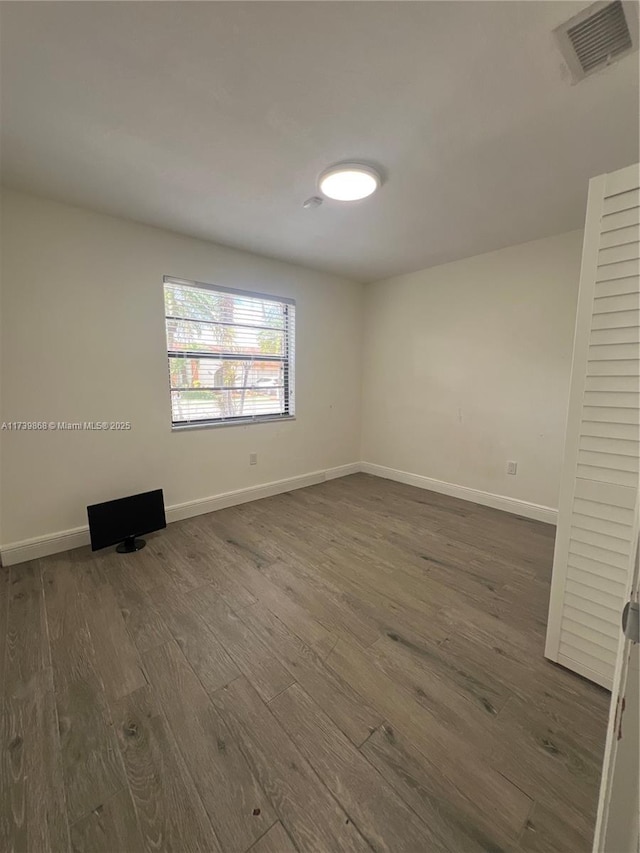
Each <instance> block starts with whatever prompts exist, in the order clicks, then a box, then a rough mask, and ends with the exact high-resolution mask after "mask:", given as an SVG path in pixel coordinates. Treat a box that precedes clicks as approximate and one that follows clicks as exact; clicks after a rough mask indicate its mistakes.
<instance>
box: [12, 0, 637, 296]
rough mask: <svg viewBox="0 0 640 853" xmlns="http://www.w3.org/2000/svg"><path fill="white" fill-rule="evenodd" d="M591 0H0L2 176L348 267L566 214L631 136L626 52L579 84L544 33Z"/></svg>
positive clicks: (466, 245) (391, 267) (387, 267)
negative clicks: (368, 180)
mask: <svg viewBox="0 0 640 853" xmlns="http://www.w3.org/2000/svg"><path fill="white" fill-rule="evenodd" d="M587 5H588V4H587V3H584V2H577V3H574V2H552V3H551V2H478V0H472V2H446V3H445V2H413V3H409V2H406V3H398V2H388V3H385V2H353V3H351V2H333V3H325V2H318V3H316V2H282V3H280V2H226V3H216V2H208V3H207V2H200V3H185V2H157V3H156V2H132V3H129V2H118V3H110V2H106V3H104V2H92V3H81V2H68V3H67V2H53V3H52V2H44V3H39V2H32V3H6V2H5V3H2V9H1V24H2V52H1V54H0V56H1V71H2V148H1V149H0V150H1V151H2V174H3V182H4V183H5V184H6V185H8V186H10V187H14V188H17V189H22V190H26V191H28V192H33V193H37V194H39V195H44V196H48V197H51V198H55V199H60V200H63V201H66V202H70V203H72V204H76V205H80V206H85V207H89V208H92V209H95V210H99V211H104V212H107V213H111V214H115V215H118V216H124V217H126V218H128V219H133V220H137V221H140V222H145V223H149V224H152V225H157V226H161V227H164V228H169V229H172V230H174V231H179V232H182V233H185V234H191V235H194V236H197V237H203V238H206V239H210V240H214V241H216V242H219V243H224V244H227V245H230V246H236V247H239V248H242V249H247V250H251V251H253V252H259V253H261V254H264V255H268V256H272V257H278V258H283V259H285V260H290V261H295V262H298V263H301V264H304V265H306V266H309V267H313V268H317V269H322V270H327V271H330V272H335V273H339V274H341V275H344V276H347V277H350V278H353V279H357V280H360V281H371V280H376V279H381V278H385V277H388V276H391V275H396V274H398V273H403V272H408V271H411V270H415V269H420V268H423V267H427V266H433V265H435V264H441V263H444V262H446V261H450V260H454V259H457V258H462V257H467V256H470V255H474V254H478V253H480V252H486V251H490V250H492V249H497V248H501V247H503V246H507V245H512V244H515V243H519V242H523V241H526V240H532V239H535V238H538V237H543V236H547V235H550V234H556V233H560V232H563V231H568V230H571V229H573V228H579V227H580V226H581V224H582V222H583V219H584V213H585V203H586V193H587V182H588V179H589V178H590V177H591V176H593V175H597V174H600V173H602V172H606V171H612V170H614V169H618V168H621V167H623V166H626V165H628V164H630V163H632V162H635V161H636V160H637V159H638V146H639V141H638V56H637V54H636V55H631V56H629V57H626V58H624V59H623V60H621V61H620V62H619V63H617V64H614V65H613V66H611V67H610V68H607V69H605V70H604V71H602V72H599V73H597V74H595V75H593V76H591V77H588V78H587V79H585V80H584V81H582V82H581V83H579V84H577V85H572V84H571V82H570V78H569V74H568V72H567V69H566V67H565V65H564V63H563V60H562V58H561V56H560V53H559V51H558V49H557V47H556V45H555V42H554V40H553V38H552V35H551V31H552V30H553V28H554V27H556V26H557V25H558V24H560V23H562V22H564V21H565V20H566V19H567V18H569V17H571V16H572V15H573V14H575V13H576V12H578V11H579V10H581V9H583V8H584V7H585V6H587ZM354 159H355V160H365V161H368V162H371V163H374V164H378V165H379V166H380V167H382V169H383V170H384V174H385V176H386V180H385V184H384V185H383V187H382V189H381V190H380V192H379V193H377V194H376V195H374V196H373V197H372V198H370V199H367V200H365V201H362V202H355V203H350V204H346V205H345V204H340V203H337V202H325V203H324V204H323V205H322V206H321V207H319V208H316V209H311V210H304V209H303V208H302V203H303V201H304V200H305V199H307V198H308V197H309V196H311V195H313V194H315V193H316V191H317V189H316V180H317V176H318V174H319V173H320V172H321V171H322V170H323V169H324V168H325V167H326V166H328V165H330V164H332V163H334V162H337V161H340V160H354Z"/></svg>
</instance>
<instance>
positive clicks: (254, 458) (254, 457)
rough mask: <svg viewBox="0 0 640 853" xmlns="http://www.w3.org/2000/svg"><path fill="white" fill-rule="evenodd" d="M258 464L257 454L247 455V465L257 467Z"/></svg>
mask: <svg viewBox="0 0 640 853" xmlns="http://www.w3.org/2000/svg"><path fill="white" fill-rule="evenodd" d="M257 464H258V454H257V453H250V454H249V465H257Z"/></svg>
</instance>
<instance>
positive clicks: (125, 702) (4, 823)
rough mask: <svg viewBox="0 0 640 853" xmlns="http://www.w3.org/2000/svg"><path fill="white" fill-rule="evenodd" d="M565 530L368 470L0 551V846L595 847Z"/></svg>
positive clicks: (254, 850)
mask: <svg viewBox="0 0 640 853" xmlns="http://www.w3.org/2000/svg"><path fill="white" fill-rule="evenodd" d="M554 532H555V531H554V528H552V527H550V526H548V525H544V524H541V523H538V522H533V521H529V520H527V519H522V518H517V517H515V516H510V515H507V514H505V513H501V512H498V511H496V510H492V509H488V508H486V507H480V506H476V505H474V504H470V503H466V502H463V501H459V500H456V499H454V498H449V497H445V496H442V495H436V494H433V493H430V492H425V491H421V490H418V489H415V488H413V487H411V486H405V485H401V484H398V483H393V482H391V481H387V480H381V479H378V478H375V477H370V476H367V475H364V474H356V475H353V476H351V477H346V478H343V479H340V480H333V481H330V482H327V483H323V484H322V485H319V486H313V487H311V488H308V489H302V490H298V491H295V492H291V493H288V494H284V495H279V496H276V497H272V498H267V499H265V500H262V501H258V502H255V503H251V504H244V505H242V506H238V507H233V508H230V509H225V510H221V511H219V512H217V513H213V514H211V515H205V516H200V517H198V518H193V519H188V520H186V521H182V522H178V523H176V524H172V525H170V527H169V528H168V529H167V530H166V531H162V532H161V533H159V534H157V535H153V536H150V537H148V544H147V547H146V548H145V549H144V550H143V551H141V552H139V553H137V554H129V555H121V554H116V553H115V552H108V551H107V552H99V553H97V554H92V553H91V552H90V551H89V549H88V548H81V549H78V550H76V551H72V552H68V553H66V554H61V555H56V556H53V557H48V558H46V559H43V560H37V561H34V562H32V563H27V564H23V565H19V566H15V567H12V568H10V569H2V570H0V685H2V694H1V699H2V721H3V722H2V755H1V763H0V849H1V850H2V851H7V853H9V851H11V853H45V851H49V852H50V853H66V851H78V852H79V851H82V853H159V851H172V853H183V852H184V853H187V851H188V852H189V853H191V852H192V851H193V853H196V851H202V853H249V851H251V853H293V851H298V853H340V851H351V853H367V851H376V853H480V851H490V852H491V853H501V852H502V853H587V851H590V849H591V837H592V832H593V826H594V822H595V809H596V799H597V792H598V785H599V778H600V766H601V761H602V754H603V749H604V737H605V728H606V720H607V713H608V704H609V694H608V693H607V692H606V691H604V690H602V689H600V688H598V687H596V686H595V685H593V684H590V683H589V682H587V681H585V680H583V679H581V678H579V677H578V676H576V675H573V674H572V673H570V672H567V671H566V670H563V669H562V668H560V667H557V666H554V665H553V664H551V663H549V662H547V661H545V660H544V658H543V648H544V632H545V625H546V613H547V603H548V595H549V583H550V574H551V564H552V556H553V543H554Z"/></svg>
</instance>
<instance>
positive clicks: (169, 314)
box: [164, 276, 296, 428]
mask: <svg viewBox="0 0 640 853" xmlns="http://www.w3.org/2000/svg"><path fill="white" fill-rule="evenodd" d="M164 303H165V315H166V326H167V354H168V356H169V380H170V388H171V422H172V424H173V426H174V427H176V428H179V427H186V426H194V425H203V424H204V425H206V424H222V423H254V422H257V421H267V420H269V421H271V420H278V419H282V418H290V417H292V416H293V414H294V408H293V400H294V393H293V390H294V338H295V310H296V309H295V302H294V301H293V299H282V298H280V297H276V296H266V295H264V294H262V293H249V292H245V291H242V290H232V289H231V288H227V287H218V286H216V285H211V284H201V283H200V282H195V281H182V280H180V279H174V278H167V277H166V276H165V279H164Z"/></svg>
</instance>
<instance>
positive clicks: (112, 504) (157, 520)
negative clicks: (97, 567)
mask: <svg viewBox="0 0 640 853" xmlns="http://www.w3.org/2000/svg"><path fill="white" fill-rule="evenodd" d="M87 515H88V517H89V533H90V535H91V550H92V551H98V550H99V549H100V548H106V547H108V546H109V545H118V544H119V543H123V542H124V543H128V547H125V548H122V549H121V550H124V551H135V550H139V548H136V547H134V543H135V537H136V536H141V535H142V534H143V533H151V532H152V531H154V530H160V529H162V528H163V527H166V526H167V520H166V518H165V514H164V498H163V495H162V489H155V490H154V491H152V492H144V493H143V494H140V495H131V496H130V497H127V498H118V500H115V501H106V503H101V504H93V505H92V506H88V507H87ZM143 545H144V542H142V543H140V544H139V547H140V548H141V547H143Z"/></svg>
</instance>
